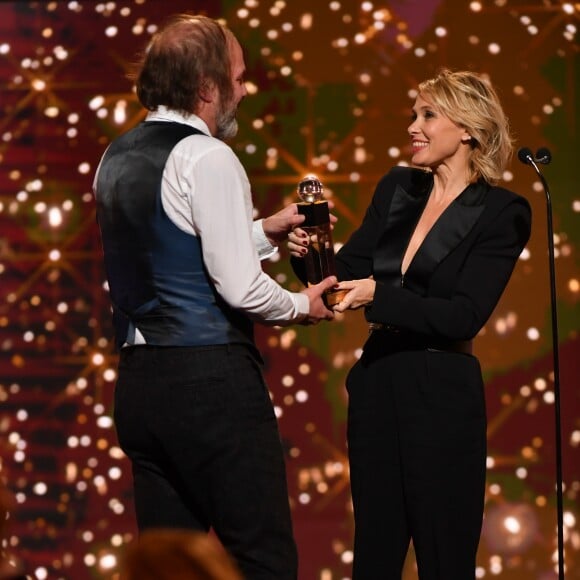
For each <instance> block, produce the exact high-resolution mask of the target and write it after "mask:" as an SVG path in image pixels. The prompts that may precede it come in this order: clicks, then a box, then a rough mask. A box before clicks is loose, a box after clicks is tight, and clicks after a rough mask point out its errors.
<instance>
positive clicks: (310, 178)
mask: <svg viewBox="0 0 580 580" xmlns="http://www.w3.org/2000/svg"><path fill="white" fill-rule="evenodd" d="M323 194H324V188H323V187H322V183H320V181H319V180H318V178H317V177H316V176H315V175H307V176H306V177H305V178H304V179H303V180H302V181H301V182H300V183H299V184H298V195H299V196H300V199H301V200H302V201H300V202H298V203H297V204H296V205H297V206H298V213H299V214H302V215H304V216H305V217H306V219H305V220H304V221H303V222H302V223H301V224H300V226H299V227H300V228H301V229H303V230H304V231H305V232H306V234H307V235H308V239H309V241H310V243H309V245H308V253H307V254H306V255H305V256H304V258H303V259H304V264H305V266H306V279H307V282H308V286H313V285H315V284H318V283H319V282H321V281H322V280H323V279H324V278H326V277H328V276H336V267H335V263H334V246H333V243H332V230H331V227H330V212H329V210H328V202H327V201H325V200H324V197H323ZM347 292H348V290H333V289H330V290H327V291H326V292H325V295H324V300H325V302H326V304H327V306H329V307H332V306H334V305H335V304H338V303H339V302H341V301H342V299H343V297H344V296H345V294H346V293H347Z"/></svg>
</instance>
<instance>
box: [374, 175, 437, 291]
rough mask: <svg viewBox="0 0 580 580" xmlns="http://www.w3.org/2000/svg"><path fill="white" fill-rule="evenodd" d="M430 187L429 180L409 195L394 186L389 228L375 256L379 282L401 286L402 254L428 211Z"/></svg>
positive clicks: (412, 190) (375, 267) (413, 189)
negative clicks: (425, 211) (427, 201)
mask: <svg viewBox="0 0 580 580" xmlns="http://www.w3.org/2000/svg"><path fill="white" fill-rule="evenodd" d="M427 182H428V184H427ZM429 187H430V177H429V178H427V179H422V180H421V181H420V182H418V183H416V184H415V183H414V184H413V185H412V186H411V187H410V188H409V191H407V190H406V189H405V188H404V187H402V186H401V185H400V184H397V185H396V186H395V192H394V194H393V198H392V200H391V206H390V208H389V212H388V215H387V220H386V224H385V227H384V230H383V232H382V234H381V236H380V238H379V241H378V243H377V246H376V248H375V253H374V256H373V272H374V277H375V278H376V279H377V280H381V282H383V283H385V284H392V285H394V286H400V285H401V261H402V259H403V258H402V257H403V253H404V251H405V248H406V247H407V245H408V243H409V238H410V236H411V234H412V233H413V230H414V228H415V224H416V223H417V221H418V220H419V217H420V215H421V212H422V211H423V208H424V207H425V203H426V200H427V193H428V190H429Z"/></svg>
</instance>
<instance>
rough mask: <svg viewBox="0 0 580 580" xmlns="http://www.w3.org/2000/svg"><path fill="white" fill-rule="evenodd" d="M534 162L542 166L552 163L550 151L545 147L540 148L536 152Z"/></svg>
mask: <svg viewBox="0 0 580 580" xmlns="http://www.w3.org/2000/svg"><path fill="white" fill-rule="evenodd" d="M536 160H537V161H538V162H539V163H543V164H544V165H547V164H548V163H550V161H552V154H551V153H550V150H549V149H548V148H547V147H540V148H539V149H538V151H537V152H536Z"/></svg>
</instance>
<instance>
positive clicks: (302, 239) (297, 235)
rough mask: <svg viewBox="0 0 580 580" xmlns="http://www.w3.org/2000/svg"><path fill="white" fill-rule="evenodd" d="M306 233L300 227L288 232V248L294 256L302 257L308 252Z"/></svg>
mask: <svg viewBox="0 0 580 580" xmlns="http://www.w3.org/2000/svg"><path fill="white" fill-rule="evenodd" d="M309 243H310V240H309V239H308V234H307V233H306V232H305V231H304V230H303V229H302V228H294V229H293V230H292V231H291V232H289V234H288V250H289V251H290V255H291V256H294V257H295V258H303V257H304V256H305V255H306V253H307V252H308V244H309Z"/></svg>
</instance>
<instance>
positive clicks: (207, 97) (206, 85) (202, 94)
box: [199, 81, 217, 103]
mask: <svg viewBox="0 0 580 580" xmlns="http://www.w3.org/2000/svg"><path fill="white" fill-rule="evenodd" d="M216 95H217V87H216V86H215V84H214V83H212V82H211V81H204V82H203V83H202V84H201V87H200V89H199V98H200V99H201V100H202V101H203V102H204V103H211V102H213V101H214V100H215V98H216Z"/></svg>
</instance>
